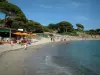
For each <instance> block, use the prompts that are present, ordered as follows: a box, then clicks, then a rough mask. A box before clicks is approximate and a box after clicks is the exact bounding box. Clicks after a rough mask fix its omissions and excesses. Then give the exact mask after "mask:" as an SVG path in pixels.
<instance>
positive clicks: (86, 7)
mask: <svg viewBox="0 0 100 75" xmlns="http://www.w3.org/2000/svg"><path fill="white" fill-rule="evenodd" d="M8 1H9V2H10V3H13V4H16V5H18V6H19V7H20V8H21V9H22V11H23V12H24V14H25V15H26V17H27V18H28V19H29V20H33V21H37V22H40V23H41V24H42V25H45V26H46V25H48V24H50V23H58V22H60V21H68V22H70V23H72V25H73V26H74V27H76V24H77V23H81V24H83V25H84V27H85V29H96V28H100V17H99V16H100V8H99V7H100V5H99V4H100V0H8ZM0 18H4V15H3V14H0Z"/></svg>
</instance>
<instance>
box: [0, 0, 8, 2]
mask: <svg viewBox="0 0 100 75" xmlns="http://www.w3.org/2000/svg"><path fill="white" fill-rule="evenodd" d="M0 2H8V1H7V0H0Z"/></svg>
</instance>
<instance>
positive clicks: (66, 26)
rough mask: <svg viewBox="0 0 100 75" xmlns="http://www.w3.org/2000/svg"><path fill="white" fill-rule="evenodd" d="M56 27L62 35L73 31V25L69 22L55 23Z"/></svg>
mask: <svg viewBox="0 0 100 75" xmlns="http://www.w3.org/2000/svg"><path fill="white" fill-rule="evenodd" d="M57 26H58V32H59V33H63V32H72V31H73V25H72V24H71V23H70V22H67V21H62V22H59V23H57Z"/></svg>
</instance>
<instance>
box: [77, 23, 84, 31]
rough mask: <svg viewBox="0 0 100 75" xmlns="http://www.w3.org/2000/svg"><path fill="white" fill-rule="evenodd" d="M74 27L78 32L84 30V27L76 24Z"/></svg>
mask: <svg viewBox="0 0 100 75" xmlns="http://www.w3.org/2000/svg"><path fill="white" fill-rule="evenodd" d="M76 26H77V29H78V30H79V31H83V30H84V26H83V25H82V24H76Z"/></svg>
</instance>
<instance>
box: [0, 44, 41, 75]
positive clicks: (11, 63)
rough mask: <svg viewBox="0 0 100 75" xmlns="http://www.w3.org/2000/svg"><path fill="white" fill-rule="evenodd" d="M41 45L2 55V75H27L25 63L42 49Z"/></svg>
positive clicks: (0, 61) (0, 65)
mask: <svg viewBox="0 0 100 75" xmlns="http://www.w3.org/2000/svg"><path fill="white" fill-rule="evenodd" d="M40 47H41V46H40V45H38V46H33V47H29V48H28V50H24V49H20V50H16V51H9V52H5V53H3V54H2V55H0V75H25V68H24V61H25V59H28V58H29V57H30V56H31V55H32V54H33V53H35V52H37V51H38V50H39V49H40Z"/></svg>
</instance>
